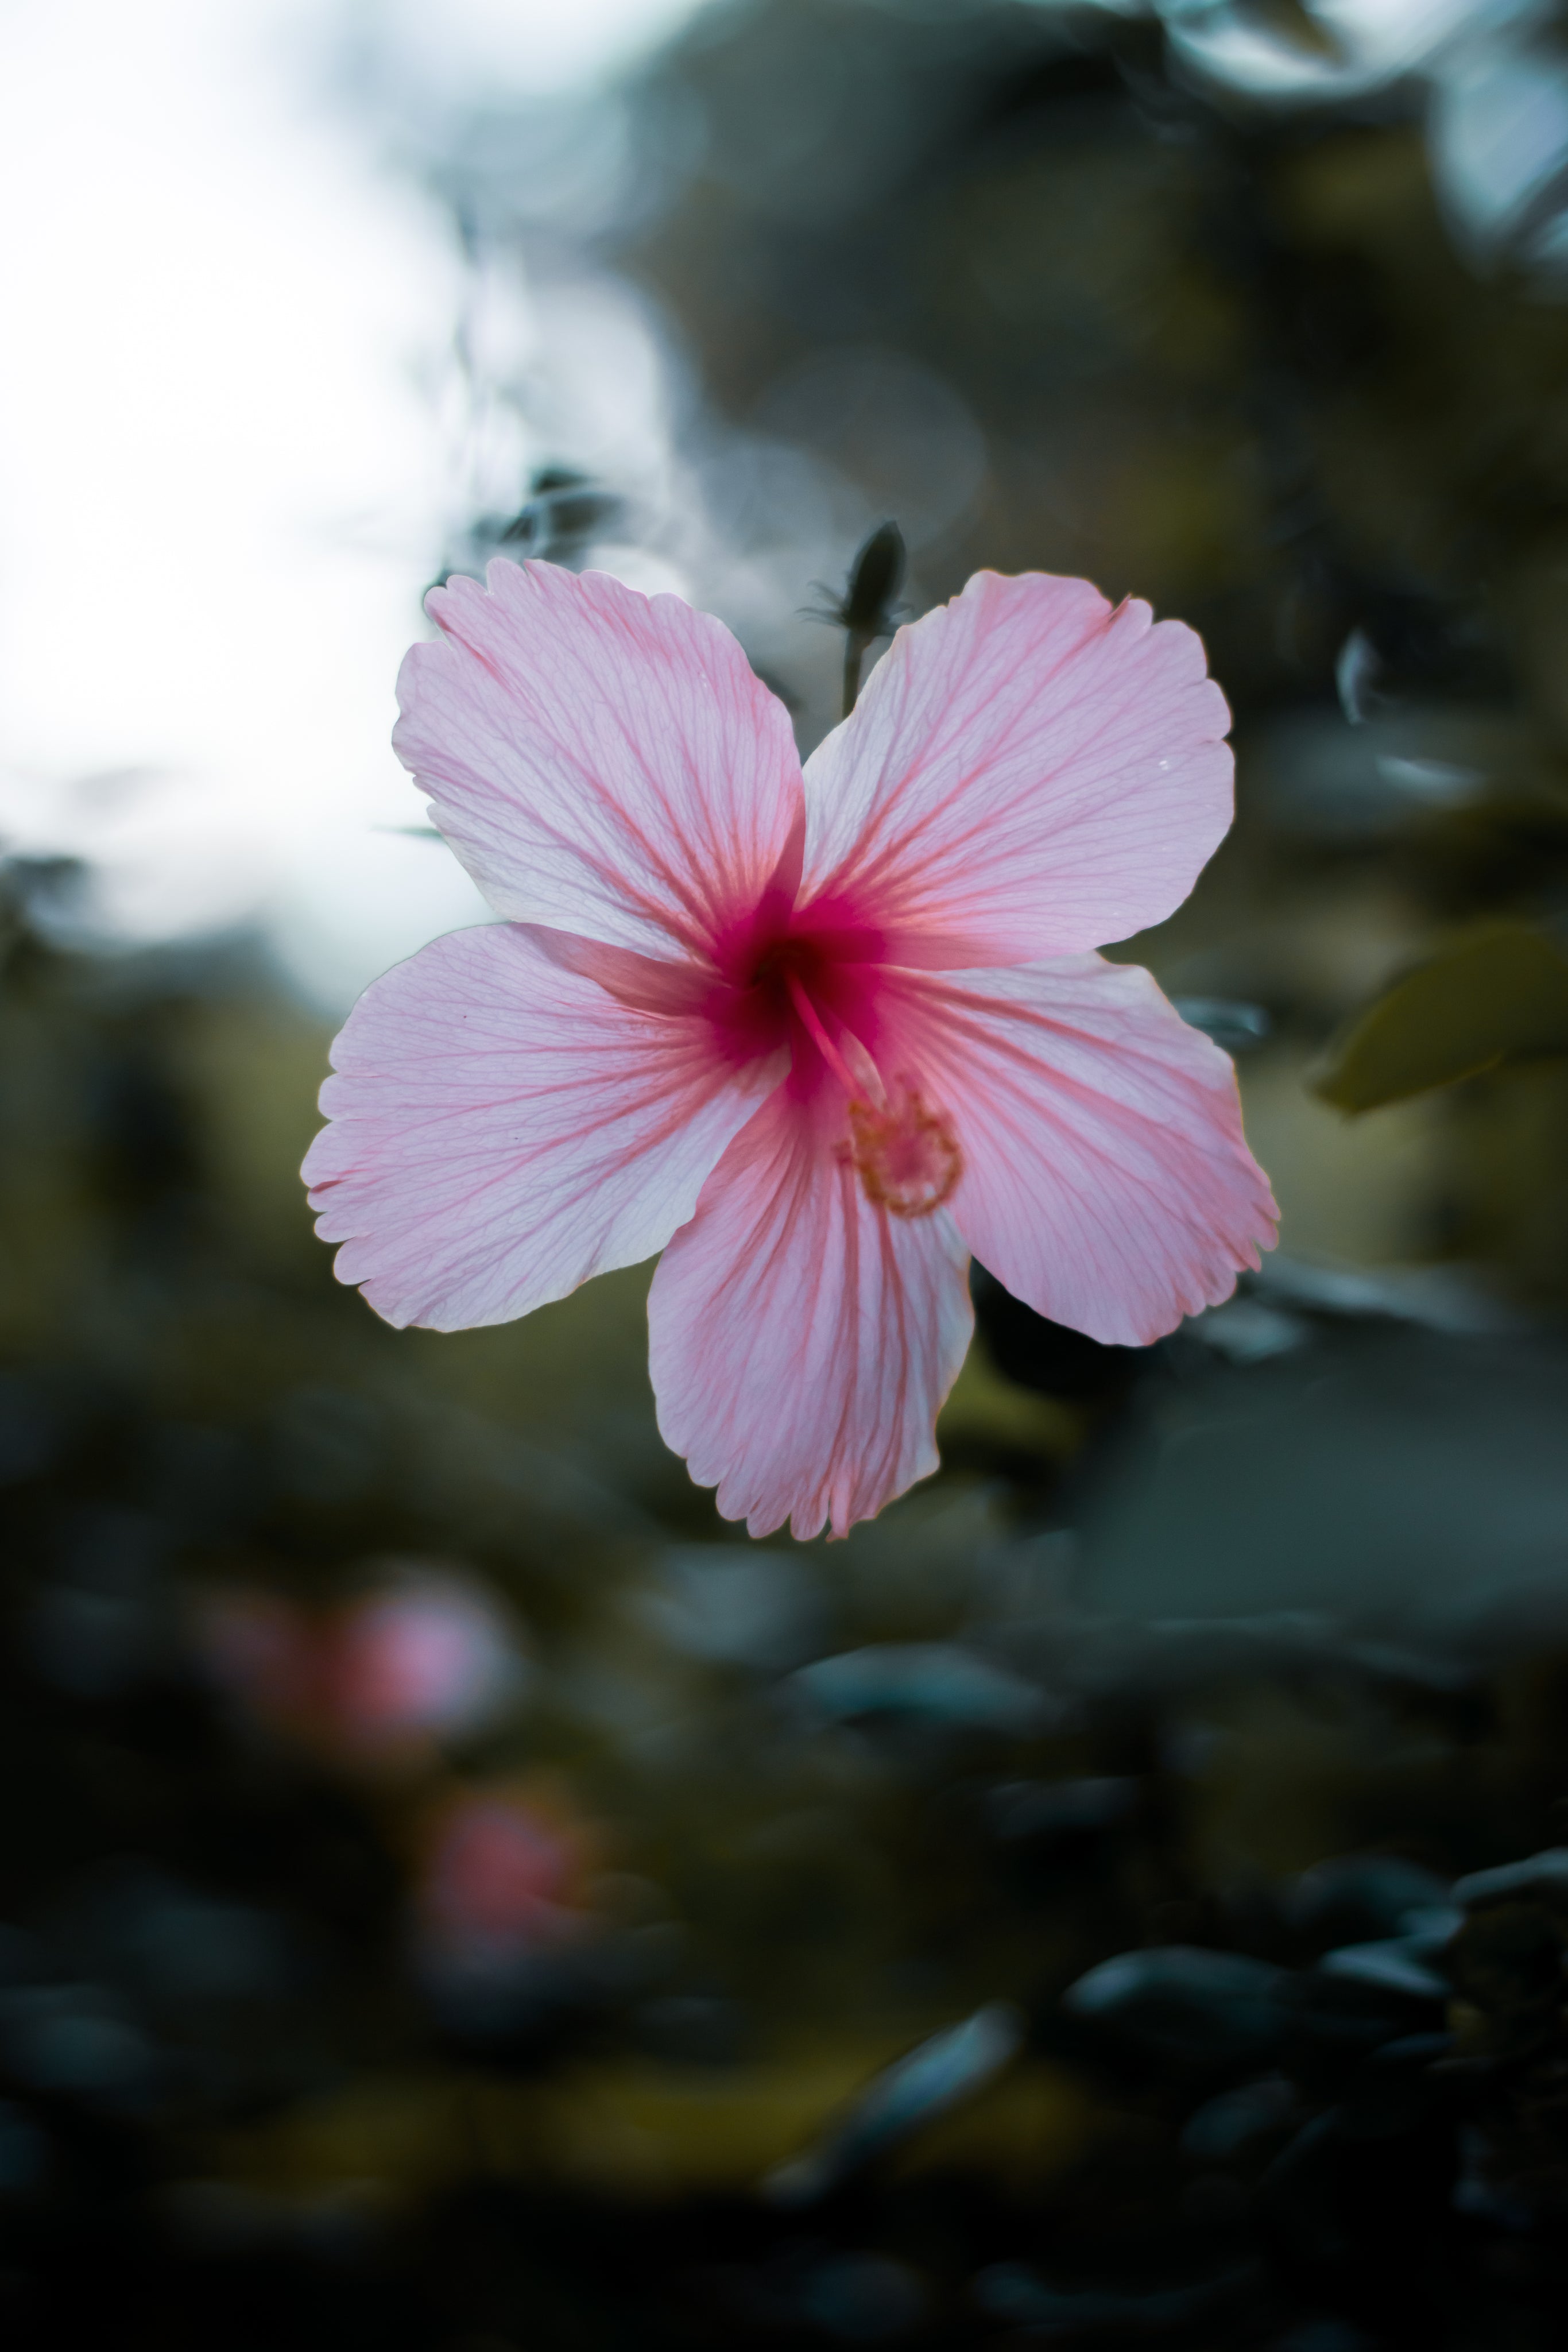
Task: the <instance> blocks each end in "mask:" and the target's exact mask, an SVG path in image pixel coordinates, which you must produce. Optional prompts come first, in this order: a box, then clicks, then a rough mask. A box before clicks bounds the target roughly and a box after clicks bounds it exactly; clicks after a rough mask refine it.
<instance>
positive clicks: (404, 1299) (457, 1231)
mask: <svg viewBox="0 0 1568 2352" xmlns="http://www.w3.org/2000/svg"><path fill="white" fill-rule="evenodd" d="M332 1058H333V1065H334V1067H335V1069H336V1071H337V1076H334V1077H330V1078H329V1079H328V1080H327V1083H326V1085H325V1086H324V1087H322V1089H321V1108H322V1109H323V1110H324V1111H325V1112H326V1113H327V1115H328V1118H329V1119H330V1121H331V1124H330V1126H329V1127H327V1128H325V1129H323V1130H322V1132H321V1133H320V1134H319V1136H318V1137H317V1138H316V1140H315V1142H314V1143H313V1144H312V1145H311V1147H310V1150H309V1152H308V1155H307V1157H306V1160H305V1166H304V1170H303V1173H304V1177H305V1181H306V1182H307V1184H308V1186H309V1187H310V1200H311V1204H312V1206H313V1207H314V1208H315V1209H316V1210H317V1211H318V1212H319V1216H318V1221H317V1231H318V1232H319V1234H320V1235H321V1238H322V1240H323V1241H329V1242H340V1243H341V1244H342V1247H341V1248H340V1250H339V1253H338V1263H337V1273H338V1279H339V1281H340V1282H355V1283H358V1284H359V1286H360V1287H361V1289H362V1290H363V1292H364V1294H365V1297H367V1298H368V1299H369V1300H370V1302H371V1306H372V1307H374V1308H375V1309H376V1311H377V1313H378V1314H380V1315H383V1316H385V1318H386V1319H387V1321H388V1322H389V1323H396V1324H399V1325H402V1324H405V1323H423V1324H427V1325H430V1326H433V1327H434V1328H435V1329H436V1330H438V1331H455V1330H462V1329H465V1328H468V1327H470V1326H471V1325H474V1324H477V1323H506V1322H509V1321H510V1320H511V1318H513V1317H514V1316H517V1315H527V1314H528V1312H529V1311H530V1309H531V1308H533V1307H540V1306H543V1305H544V1303H545V1301H546V1300H547V1299H551V1298H560V1297H564V1296H565V1295H566V1293H567V1292H568V1291H569V1290H575V1289H576V1287H577V1286H578V1285H579V1283H580V1282H586V1281H587V1280H588V1277H589V1276H590V1275H594V1274H602V1273H603V1272H605V1271H606V1270H607V1269H608V1268H609V1267H611V1266H617V1265H635V1264H636V1262H637V1261H638V1260H639V1259H640V1258H644V1257H649V1256H651V1255H653V1252H654V1251H655V1250H657V1249H659V1248H661V1247H662V1246H663V1245H664V1243H665V1242H666V1241H667V1240H668V1239H669V1236H670V1235H671V1234H672V1233H673V1232H674V1229H675V1227H676V1226H677V1225H680V1224H684V1223H685V1220H686V1219H687V1218H688V1217H689V1216H690V1215H691V1213H692V1212H693V1210H694V1209H695V1206H696V1202H697V1194H698V1192H700V1191H701V1188H702V1185H703V1182H704V1180H705V1179H706V1176H707V1174H708V1172H709V1171H710V1170H711V1169H712V1168H713V1166H714V1164H715V1162H716V1160H718V1158H719V1156H720V1154H721V1153H722V1152H723V1150H724V1149H725V1146H726V1145H727V1143H728V1141H729V1139H730V1138H731V1137H732V1136H733V1135H734V1134H735V1132H736V1130H737V1129H738V1128H740V1127H742V1126H743V1125H744V1124H745V1122H746V1120H747V1118H749V1117H750V1116H751V1113H752V1111H753V1110H754V1109H755V1108H756V1105H757V1102H758V1097H759V1095H762V1094H766V1092H767V1091H768V1087H771V1086H773V1085H776V1084H777V1083H778V1079H779V1068H778V1067H776V1066H768V1064H766V1063H763V1064H760V1065H758V1066H753V1067H751V1068H749V1069H747V1070H744V1071H742V1072H741V1073H740V1074H738V1076H737V1075H733V1074H732V1073H731V1070H730V1068H729V1066H727V1065H726V1064H725V1063H724V1062H722V1061H721V1060H719V1059H718V1057H717V1056H716V1054H715V1051H714V1047H713V1042H712V1031H711V1030H710V1029H709V1027H708V1025H707V1024H706V1022H703V1021H699V1020H696V1019H694V1018H691V1017H687V1016H682V1015H679V1014H670V1013H656V1012H648V1011H645V1010H643V1009H640V1008H638V1007H634V1006H631V1005H628V1004H626V1003H622V1002H621V1001H620V1000H619V999H618V998H616V997H614V996H612V995H610V994H609V993H608V992H606V991H605V990H604V989H602V988H601V987H600V985H599V984H598V982H596V981H594V980H590V979H586V978H584V977H583V976H582V974H581V973H580V972H578V971H571V970H570V969H569V968H568V967H567V966H566V965H565V964H564V963H561V962H559V961H556V960H555V959H554V958H552V957H551V956H549V955H547V954H546V953H544V952H543V951H542V950H541V948H540V946H539V944H538V942H537V941H536V940H533V939H531V938H530V937H529V935H528V932H527V931H525V930H522V929H514V928H512V927H511V926H509V925H500V924H497V925H493V926H487V927H485V928H482V929H477V930H471V931H455V932H454V933H452V935H451V936H450V937H449V938H447V939H444V940H434V942H433V944H432V945H431V946H429V947H427V948H422V949H421V950H420V952H419V953H418V954H417V955H416V956H413V957H412V958H411V959H410V961H408V962H407V963H402V964H399V965H397V967H396V968H395V969H394V970H393V971H389V972H388V973H387V974H386V975H385V977H384V978H383V979H381V980H378V981H377V982H375V984H374V986H373V987H371V988H369V989H367V990H366V992H365V993H364V995H363V996H362V997H361V999H360V1001H359V1003H358V1004H357V1005H356V1006H355V1007H354V1010H353V1012H352V1013H350V1015H349V1019H348V1023H347V1024H346V1026H345V1027H344V1029H343V1031H342V1033H341V1034H340V1036H339V1038H338V1039H337V1042H336V1044H335V1045H334V1046H333V1049H332Z"/></svg>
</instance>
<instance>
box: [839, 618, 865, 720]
mask: <svg viewBox="0 0 1568 2352" xmlns="http://www.w3.org/2000/svg"><path fill="white" fill-rule="evenodd" d="M870 642H871V640H870V638H869V637H862V635H860V633H859V631H858V630H855V629H852V630H851V631H850V633H849V635H847V636H846V637H845V639H844V710H843V715H844V717H845V718H846V719H847V718H848V717H849V715H850V713H851V711H852V709H854V707H855V698H856V696H857V695H858V694H859V693H860V690H861V664H862V662H863V661H864V659H865V655H866V647H867V646H868V645H869V644H870Z"/></svg>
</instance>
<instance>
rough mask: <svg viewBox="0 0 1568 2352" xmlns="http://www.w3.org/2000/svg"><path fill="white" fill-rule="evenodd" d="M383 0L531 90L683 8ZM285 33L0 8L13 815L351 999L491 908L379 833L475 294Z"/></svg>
mask: <svg viewBox="0 0 1568 2352" xmlns="http://www.w3.org/2000/svg"><path fill="white" fill-rule="evenodd" d="M374 13H375V16H376V19H377V23H378V27H379V28H380V29H382V30H383V31H384V30H392V31H396V30H398V29H399V28H398V26H397V25H396V24H395V23H390V24H388V25H385V26H382V24H381V19H382V18H386V19H388V20H395V19H398V18H400V17H402V16H406V17H407V18H408V20H409V23H410V24H411V26H414V27H415V29H416V31H417V35H418V39H419V41H420V42H422V43H423V44H424V45H425V47H426V48H427V49H428V48H429V47H430V44H432V43H433V42H437V43H438V37H444V36H445V35H446V34H447V33H450V36H451V40H452V47H451V50H450V53H449V69H450V70H451V72H452V73H453V74H454V76H455V77H467V78H469V79H480V80H482V79H484V78H485V77H486V75H487V74H492V75H495V76H496V77H497V78H498V79H499V80H500V81H501V82H503V83H504V84H506V86H507V87H512V86H517V87H533V88H548V87H551V86H555V85H556V84H557V83H559V82H562V81H565V80H567V79H570V78H571V77H573V76H578V75H581V74H583V73H587V72H591V71H598V70H601V69H603V68H605V67H606V66H607V65H608V64H609V63H610V62H612V59H613V58H614V56H615V55H616V53H617V52H618V51H621V50H623V49H624V48H625V47H627V46H629V45H634V44H635V43H637V42H638V41H643V42H645V41H646V40H647V39H648V38H650V37H653V36H655V35H656V34H657V33H658V32H661V31H663V30H664V29H665V28H666V27H667V26H668V25H669V24H670V22H671V21H672V19H673V18H674V16H676V15H678V14H683V13H686V9H685V7H684V6H682V5H676V0H587V5H583V0H574V5H573V7H572V9H571V10H570V11H562V10H561V9H560V8H559V5H554V6H549V5H543V0H514V5H505V6H503V5H501V0H458V5H452V6H450V7H444V8H431V7H428V6H426V7H422V8H420V9H417V10H416V9H414V8H413V6H412V5H410V6H408V7H404V6H402V0H392V5H388V6H387V7H385V8H384V9H382V10H379V11H376V12H374ZM563 20H564V21H563ZM300 21H301V20H300V16H299V15H298V12H297V8H296V7H295V6H294V5H291V0H138V5H136V6H135V7H133V8H127V7H125V6H123V5H120V0H50V5H48V6H47V8H46V7H39V6H36V5H27V0H21V4H20V5H18V4H17V0H12V5H0V217H3V218H4V219H5V222H6V223H7V231H6V236H5V241H4V246H3V248H0V306H3V310H0V314H3V315H4V317H5V321H6V342H7V352H6V362H5V369H4V371H0V838H3V839H5V840H6V841H9V842H11V843H12V844H16V845H21V846H23V847H26V848H31V849H37V850H56V849H64V850H70V851H81V852H86V853H89V854H90V855H91V856H93V857H94V859H95V863H96V865H97V867H98V870H99V875H100V887H99V914H100V918H101V919H102V921H103V922H104V923H105V925H106V926H107V927H108V928H109V929H111V930H113V931H115V932H118V933H120V934H125V935H130V936H133V937H140V938H156V937H159V936H163V935H166V934H168V933H170V932H174V931H181V930H192V929H204V928H209V927H214V926H217V925H220V924H224V923H226V922H232V921H235V920H238V919H245V918H246V917H251V916H256V915H261V916H264V917H265V918H266V919H268V920H269V922H270V923H271V924H272V927H273V929H274V931H275V935H276V936H277V939H278V941H279V944H280V946H282V947H283V948H284V950H285V951H286V953H287V954H288V955H289V956H290V958H291V960H292V961H294V963H295V966H296V969H297V971H298V973H299V976H300V977H301V978H302V979H303V980H305V981H306V982H307V983H308V984H309V985H311V986H312V987H313V988H314V989H316V990H317V991H318V992H320V993H321V994H322V995H323V996H324V997H325V998H326V999H328V1000H329V1001H337V1002H341V1001H343V1000H344V999H345V998H346V997H347V996H348V995H350V994H351V993H352V992H353V991H354V989H355V988H356V987H358V986H359V985H361V984H362V983H363V982H364V981H365V980H367V979H369V978H370V977H371V975H372V973H373V972H374V971H377V970H379V969H380V968H382V965H384V964H385V963H387V962H389V961H392V960H394V958H395V957H396V956H397V955H400V954H404V953H407V952H409V951H411V950H412V949H413V947H415V946H417V945H418V944H419V943H420V941H421V940H423V939H424V938H427V937H430V936H433V935H434V933H436V932H438V931H441V930H444V929H451V928H453V926H454V925H455V924H456V923H458V922H463V921H472V920H476V919H480V918H481V916H482V915H483V912H484V909H483V907H482V904H481V902H480V901H479V899H478V898H477V895H476V893H475V892H474V890H473V888H472V886H471V885H470V884H468V882H467V881H466V879H465V877H463V876H462V875H461V873H460V872H459V870H458V869H457V868H456V866H455V862H454V861H453V860H451V859H450V858H449V857H448V856H446V853H445V852H444V850H443V849H442V848H440V847H439V846H438V845H434V844H431V843H428V842H424V841H419V840H409V839H404V838H401V837H399V836H398V835H395V834H389V833H387V832H385V831H382V830H378V828H382V827H386V826H398V825H402V824H417V823H419V822H420V821H421V819H422V817H423V809H422V805H421V802H420V799H419V796H418V794H417V793H416V792H415V791H414V789H413V787H412V785H411V784H410V782H409V780H408V779H407V778H406V777H405V776H404V775H403V773H402V770H401V769H400V768H399V767H398V765H397V763H396V761H394V759H393V758H392V752H391V750H390V747H389V745H388V740H387V739H388V733H389V730H390V728H391V724H392V717H393V715H394V706H393V698H392V688H393V681H394V678H395V676H396V671H397V665H398V661H399V659H400V657H401V656H402V651H403V649H404V647H405V646H407V645H408V643H409V642H410V641H411V639H412V638H413V637H414V636H416V635H419V634H420V633H421V632H422V630H423V627H424V624H423V621H422V618H421V615H420V613H419V608H418V600H419V595H420V592H421V590H422V589H423V586H424V585H425V583H427V582H428V580H429V578H430V577H431V574H432V572H434V568H435V566H436V564H437V562H439V560H440V557H441V553H442V551H443V549H444V545H445V544H446V542H447V540H448V537H449V534H450V531H451V530H452V527H453V525H454V523H455V522H460V521H461V520H462V519H463V518H462V517H461V515H460V514H455V512H454V509H455V506H456V505H457V504H459V503H460V501H461V499H462V497H463V496H464V495H465V486H464V483H463V481H462V479H461V476H462V472H463V470H464V458H463V453H462V451H461V449H460V448H459V447H457V446H455V442H456V441H459V440H460V438H461V435H460V433H456V432H455V419H454V415H453V406H454V403H453V394H452V390H451V382H450V378H451V371H452V365H453V362H452V357H451V353H452V344H453V337H454V330H455V323H456V320H457V319H458V317H459V315H460V313H461V310H462V308H463V305H464V302H465V299H466V289H465V283H464V280H463V276H462V272H461V268H460V264H459V262H458V259H457V257H456V254H455V249H454V247H453V244H452V241H451V238H450V236H449V234H448V231H447V227H446V224H445V222H444V219H443V217H442V216H441V215H440V214H439V213H438V212H437V211H436V210H435V209H434V206H430V205H426V204H425V202H424V201H423V198H421V197H420V196H419V195H418V194H416V193H415V192H414V191H413V189H412V188H410V187H408V186H406V185H404V184H400V183H399V182H397V181H396V180H394V179H392V177H390V176H388V175H385V174H383V173H380V172H379V171H378V170H377V168H376V165H375V163H374V160H373V158H372V155H371V151H370V147H369V143H368V142H367V141H366V140H364V139H363V138H361V135H360V134H359V133H358V132H357V131H356V130H355V128H354V127H353V125H352V124H350V122H348V121H340V120H339V119H337V118H336V117H334V116H333V115H332V114H331V113H330V112H329V111H328V110H326V109H325V108H324V106H323V105H322V103H321V102H320V100H319V97H318V96H317V95H316V93H315V92H314V90H313V89H311V87H310V85H309V79H308V74H307V73H306V72H305V71H304V70H303V69H302V68H300V67H299V66H298V62H297V60H298V50H297V48H296V47H295V46H294V43H293V38H292V37H293V36H294V35H295V34H296V33H297V32H298V29H299V26H300ZM567 26H570V37H569V34H568V30H567ZM438 45H439V43H438ZM432 54H434V52H433V53H432ZM431 69H432V70H434V66H432V68H431ZM519 306H520V308H521V309H522V310H526V304H524V303H523V302H522V298H521V297H520V296H519ZM640 396H641V395H640ZM605 437H607V438H608V439H610V440H613V437H614V436H613V435H612V434H611V435H608V436H605ZM550 454H552V455H553V454H556V453H555V452H553V451H552V452H551V453H550Z"/></svg>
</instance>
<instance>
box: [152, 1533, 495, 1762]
mask: <svg viewBox="0 0 1568 2352" xmlns="http://www.w3.org/2000/svg"><path fill="white" fill-rule="evenodd" d="M198 1632H199V1645H200V1648H201V1651H202V1653H203V1654H204V1658H205V1660H206V1663H207V1665H208V1668H209V1670H210V1672H211V1673H212V1675H213V1676H214V1680H215V1681H216V1682H217V1683H219V1684H220V1685H222V1686H223V1687H224V1688H225V1689H226V1690H227V1691H228V1692H229V1693H230V1694H231V1696H234V1697H235V1698H236V1699H237V1700H238V1701H239V1702H240V1704H241V1705H242V1706H244V1707H245V1708H246V1711H247V1712H248V1713H249V1714H251V1715H253V1716H255V1717H256V1718H257V1719H258V1720H259V1721H261V1722H264V1723H267V1724H269V1725H270V1726H272V1727H273V1728H275V1729H277V1730H280V1731H284V1732H287V1733H288V1734H289V1735H291V1736H292V1737H294V1738H299V1739H302V1740H304V1741H305V1742H306V1743H307V1744H308V1745H310V1746H313V1747H316V1748H322V1749H325V1750H326V1751H328V1752H329V1753H330V1754H333V1755H336V1756H339V1757H341V1758H345V1759H350V1760H353V1761H360V1762H366V1761H374V1760H376V1759H380V1758H383V1757H390V1756H394V1755H398V1754H406V1753H408V1752H409V1751H410V1750H413V1749H417V1748H423V1747H428V1746H429V1745H430V1744H431V1743H432V1742H434V1741H439V1740H441V1739H444V1738H457V1737H460V1736H461V1735H462V1734H464V1733H465V1732H470V1731H475V1730H477V1729H478V1728H480V1727H481V1726H482V1725H484V1724H485V1723H486V1722H488V1721H490V1720H491V1719H493V1717H495V1716H496V1715H497V1712H498V1711H499V1709H500V1708H501V1707H502V1706H504V1705H505V1704H506V1703H507V1701H508V1700H510V1699H511V1698H512V1697H513V1696H515V1695H516V1693H517V1690H518V1689H519V1687H520V1685H521V1683H522V1681H523V1678H524V1674H525V1667H524V1662H523V1659H522V1656H521V1653H520V1651H519V1649H518V1646H517V1638H516V1635H515V1633H514V1631H513V1629H512V1627H511V1626H510V1624H509V1623H508V1622H507V1619H506V1618H505V1617H504V1615H503V1614H502V1612H501V1611H500V1610H499V1609H498V1608H497V1605H496V1604H495V1602H494V1601H491V1600H490V1598H489V1597H488V1595H487V1594H486V1593H485V1592H484V1591H482V1590H481V1589H480V1588H478V1587H477V1586H476V1585H473V1584H470V1583H469V1582H468V1581H466V1580H465V1579H463V1578H461V1577H458V1576H455V1575H451V1574H441V1573H437V1572H434V1571H432V1570H421V1571H417V1572H409V1571H406V1570H405V1571H403V1572H402V1574H401V1575H399V1576H398V1577H397V1578H396V1579H395V1580H393V1581H392V1582H391V1583H389V1584H387V1585H386V1586H384V1587H383V1588H382V1590H380V1591H372V1592H370V1593H367V1594H365V1595H364V1596H363V1597H362V1598H361V1599H359V1600H357V1601H350V1602H348V1603H347V1604H346V1605H344V1606H343V1607H340V1608H338V1609H334V1610H331V1611H327V1612H313V1611H308V1610H305V1609H301V1608H299V1607H298V1606H296V1605H295V1604H294V1603H292V1602H289V1601H283V1600H280V1599H278V1598H277V1596H276V1595H274V1594H271V1593H264V1592H254V1591H243V1590H240V1591H229V1592H224V1593H217V1594H214V1595H211V1596H210V1597H209V1598H208V1599H207V1600H206V1601H205V1602H204V1605H203V1608H202V1610H201V1612H200V1620H199V1628H198Z"/></svg>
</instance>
